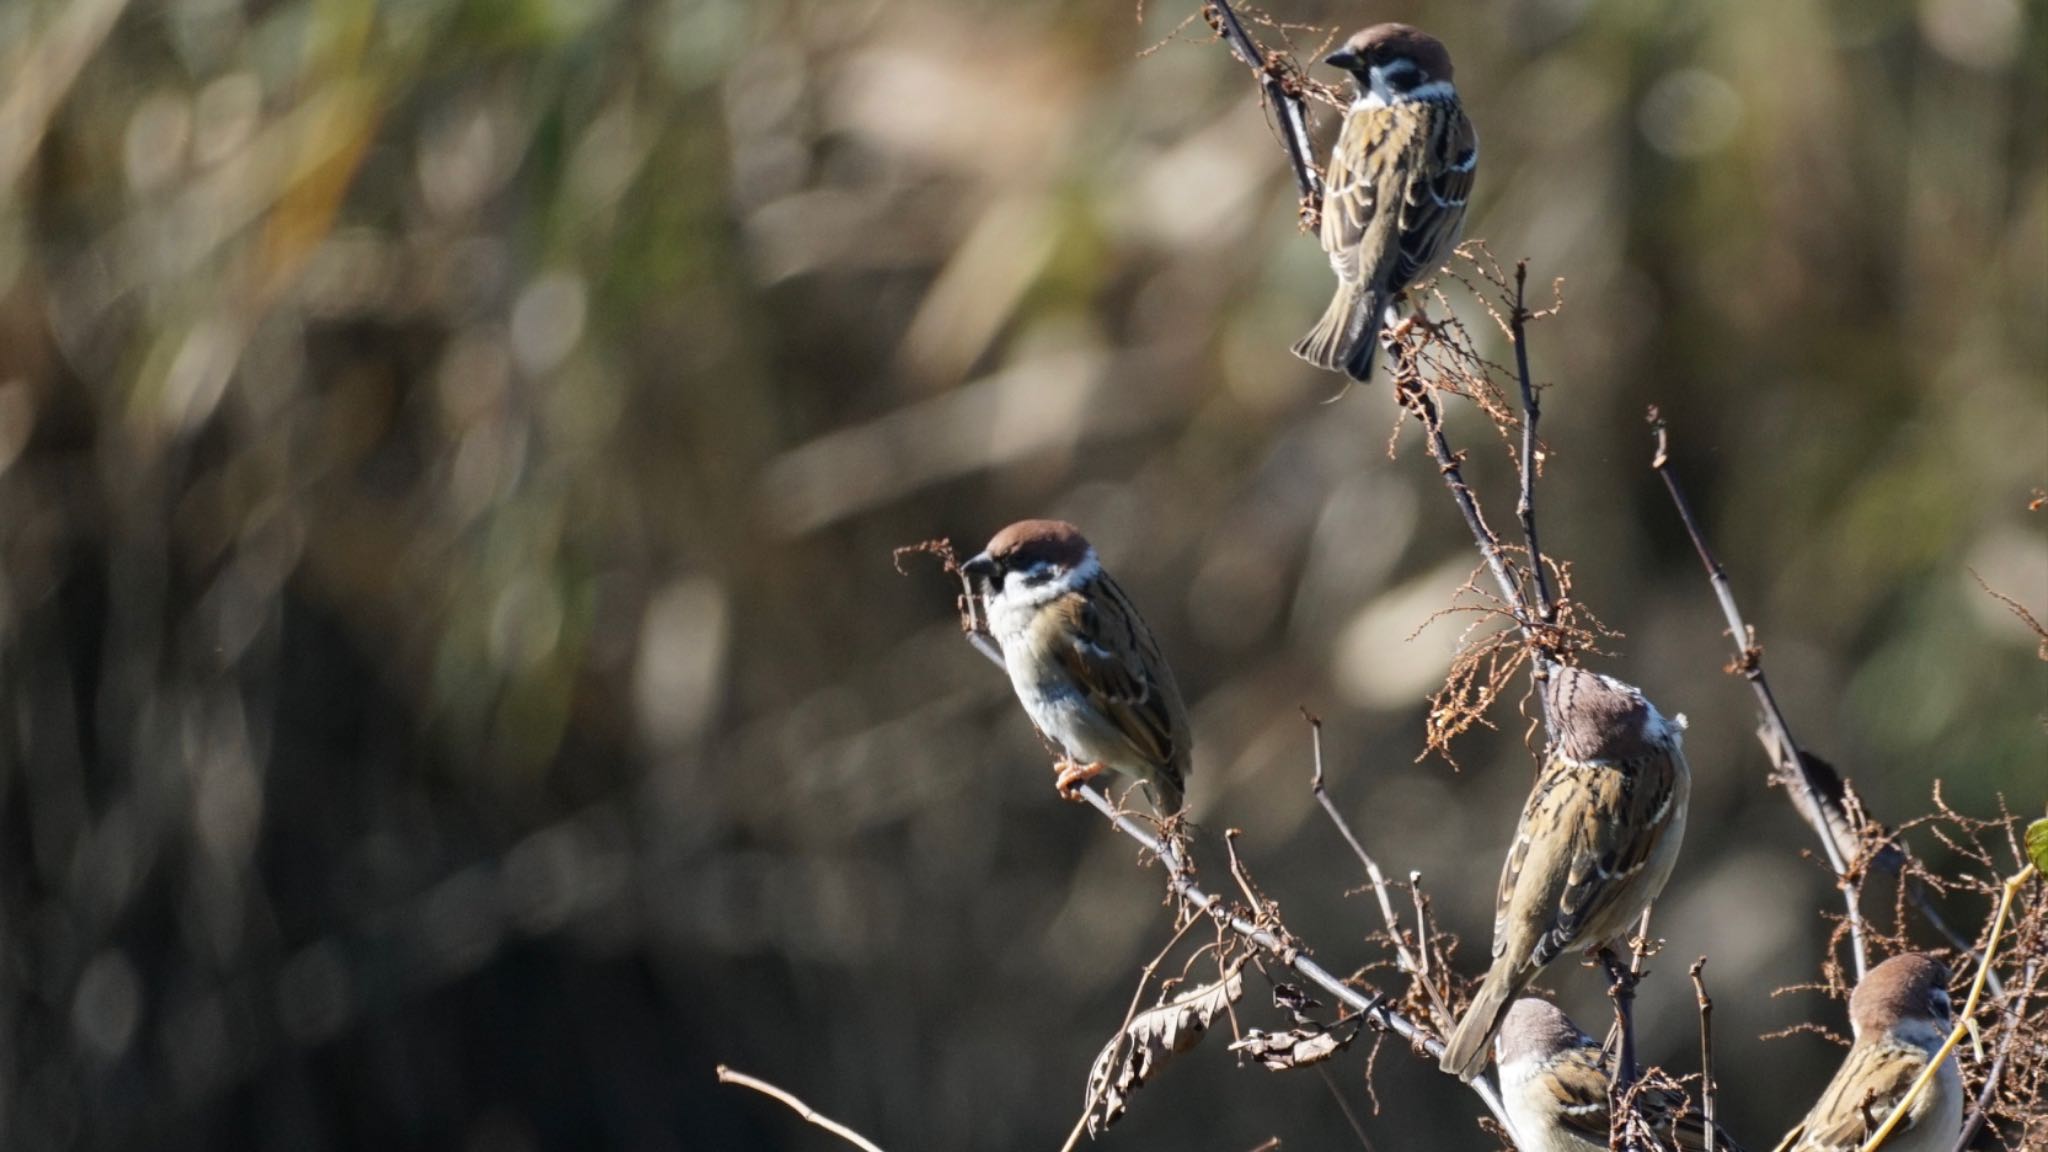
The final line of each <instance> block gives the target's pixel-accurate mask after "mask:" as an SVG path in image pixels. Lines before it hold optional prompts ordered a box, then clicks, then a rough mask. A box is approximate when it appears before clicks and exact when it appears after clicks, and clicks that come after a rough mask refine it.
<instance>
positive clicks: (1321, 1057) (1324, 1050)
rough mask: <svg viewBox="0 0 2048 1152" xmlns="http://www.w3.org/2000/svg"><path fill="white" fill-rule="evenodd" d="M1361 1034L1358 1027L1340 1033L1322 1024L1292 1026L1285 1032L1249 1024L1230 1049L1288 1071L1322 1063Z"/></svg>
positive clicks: (1274, 1069)
mask: <svg viewBox="0 0 2048 1152" xmlns="http://www.w3.org/2000/svg"><path fill="white" fill-rule="evenodd" d="M1357 1036H1358V1029H1356V1028H1350V1029H1346V1030H1345V1031H1344V1032H1343V1033H1342V1034H1341V1035H1340V1034H1338V1033H1336V1032H1330V1031H1325V1030H1324V1029H1323V1028H1322V1027H1321V1026H1319V1025H1306V1026H1303V1027H1300V1028H1289V1029H1288V1030H1287V1031H1285V1032H1262V1031H1260V1030H1259V1029H1257V1028H1247V1029H1245V1033H1244V1039H1242V1040H1239V1041H1238V1042H1236V1043H1235V1044H1232V1045H1231V1046H1230V1050H1231V1051H1232V1052H1241V1053H1244V1054H1245V1055H1248V1056H1250V1057H1251V1058H1252V1059H1254V1060H1257V1061H1258V1062H1259V1063H1261V1064H1263V1065H1265V1066H1266V1067H1267V1068H1269V1069H1271V1070H1273V1071H1275V1072H1285V1071H1287V1070H1288V1069H1289V1068H1305V1067H1307V1066H1308V1065H1310V1064H1320V1063H1322V1062H1323V1061H1325V1060H1328V1059H1329V1058H1330V1057H1332V1056H1335V1055H1336V1054H1337V1053H1339V1052H1342V1051H1343V1050H1344V1049H1346V1048H1349V1047H1350V1046H1351V1041H1352V1040H1354V1039H1356V1038H1357Z"/></svg>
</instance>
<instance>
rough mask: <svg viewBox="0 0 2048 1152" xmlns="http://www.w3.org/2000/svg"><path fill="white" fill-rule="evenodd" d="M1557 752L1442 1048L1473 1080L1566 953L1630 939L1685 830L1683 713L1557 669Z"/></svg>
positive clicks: (1449, 1064)
mask: <svg viewBox="0 0 2048 1152" xmlns="http://www.w3.org/2000/svg"><path fill="white" fill-rule="evenodd" d="M1543 704H1544V712H1545V713H1546V722H1547V723H1548V725H1549V727H1550V736H1551V739H1550V747H1549V749H1548V750H1547V752H1546V753H1545V755H1544V759H1543V765H1542V767H1541V768H1540V769H1538V771H1537V774H1536V786H1535V789H1534V790H1533V791H1531V792H1530V793H1529V799H1528V802H1527V803H1526V804H1524V805H1523V806H1522V818H1521V821H1520V823H1519V824H1517V825H1516V827H1515V839H1514V844H1513V846H1512V847H1510V848H1509V849H1508V858H1507V863H1506V864H1505V865H1504V866H1503V867H1502V869H1501V875H1500V889H1499V893H1498V895H1497V896H1496V897H1495V900H1494V920H1493V964H1492V967H1490V968H1489V969H1488V970H1487V973H1486V978H1485V980H1483V981H1482V982H1481V983H1480V985H1479V992H1478V994H1477V995H1475V996H1474V997H1473V999H1472V1004H1471V1006H1470V1007H1468V1008H1467V1009H1466V1010H1465V1015H1464V1018H1463V1019H1461V1020H1460V1021H1459V1022H1458V1027H1457V1030H1456V1031H1455V1032H1453V1033H1452V1035H1451V1039H1450V1043H1449V1044H1447V1045H1446V1046H1445V1048H1444V1055H1443V1061H1442V1064H1443V1069H1444V1071H1446V1072H1452V1073H1455V1074H1456V1075H1457V1076H1458V1077H1459V1078H1460V1079H1463V1080H1470V1079H1472V1078H1473V1077H1474V1076H1477V1075H1478V1074H1479V1070H1480V1069H1481V1068H1482V1067H1484V1066H1485V1064H1486V1057H1487V1048H1488V1046H1489V1043H1490V1041H1492V1039H1493V1035H1494V1032H1495V1031H1496V1030H1497V1029H1498V1028H1499V1027H1500V1022H1501V1016H1502V1015H1503V1014H1504V1013H1506V1012H1507V1010H1508V1004H1509V1002H1510V1001H1512V1000H1513V999H1514V998H1515V997H1516V996H1517V995H1519V994H1520V993H1521V991H1522V989H1524V988H1526V987H1528V985H1529V982H1530V981H1532V980H1534V979H1535V978H1536V975H1537V973H1539V972H1541V971H1543V969H1544V967H1545V966H1546V965H1548V964H1549V963H1550V962H1551V961H1552V960H1555V959H1557V958H1558V957H1559V956H1562V955H1564V954H1565V953H1567V952H1581V951H1583V952H1587V953H1597V952H1599V951H1601V950H1602V949H1604V948H1606V947H1607V946H1608V945H1609V944H1610V943H1612V942H1613V941H1615V940H1618V939H1621V938H1622V937H1624V936H1626V935H1627V934H1628V932H1629V930H1630V929H1631V928H1633V927H1634V926H1635V923H1636V921H1637V919H1638V918H1640V917H1641V916H1642V914H1643V910H1644V909H1645V908H1647V907H1649V906H1650V902H1651V901H1652V900H1655V899H1656V898H1657V895H1658V893H1660V892H1662V891H1663V890H1664V882H1665V881H1666V880H1668V879H1670V877H1671V865H1672V864H1673V863H1675V862H1676V861H1677V859H1678V844H1679V841H1680V840H1681V839H1682V838H1683V837H1684V834H1685V806H1686V800H1687V798H1688V796H1689V795H1690V794H1691V792H1692V772H1691V770H1690V769H1689V768H1688V767H1687V766H1686V763H1685V754H1684V753H1683V752H1681V751H1680V750H1679V743H1680V738H1681V735H1682V734H1683V732H1684V727H1685V724H1684V718H1683V717H1680V718H1679V719H1678V721H1677V722H1675V723H1674V722H1673V721H1670V720H1667V719H1665V718H1664V716H1663V714H1662V713H1660V712H1658V711H1657V708H1656V706H1655V705H1653V704H1651V703H1650V702H1649V701H1648V700H1646V699H1644V697H1643V694H1642V693H1641V692H1640V691H1638V690H1637V689H1635V688H1633V687H1631V686H1630V685H1627V684H1624V683H1622V682H1621V681H1619V680H1616V679H1613V678H1612V677H1608V676H1602V675H1600V674H1598V673H1596V672H1588V671H1585V670H1584V669H1579V668H1565V667H1553V668H1552V669H1551V670H1550V674H1549V680H1548V682H1547V683H1546V684H1545V685H1544V688H1543Z"/></svg>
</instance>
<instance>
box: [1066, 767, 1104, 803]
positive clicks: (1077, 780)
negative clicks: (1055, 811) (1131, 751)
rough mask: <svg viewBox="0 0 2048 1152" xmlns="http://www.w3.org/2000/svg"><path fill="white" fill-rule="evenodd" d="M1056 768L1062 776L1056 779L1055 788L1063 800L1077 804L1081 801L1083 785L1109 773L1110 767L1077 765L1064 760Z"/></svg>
mask: <svg viewBox="0 0 2048 1152" xmlns="http://www.w3.org/2000/svg"><path fill="white" fill-rule="evenodd" d="M1056 767H1057V768H1058V769H1059V770H1060V774H1059V776H1058V777H1057V778H1055V779H1054V781H1053V786H1054V787H1056V788H1058V789H1059V791H1060V796H1061V798H1062V799H1066V800H1072V801H1074V802H1076V803H1079V802H1080V800H1081V785H1083V784H1086V783H1087V782H1088V781H1090V780H1093V779H1095V778H1096V777H1097V776H1100V775H1102V774H1103V773H1104V772H1107V771H1109V768H1108V766H1107V765H1105V764H1102V763H1100V762H1098V763H1094V764H1076V763H1074V762H1073V761H1072V760H1062V761H1060V762H1059V763H1058V764H1057V765H1056Z"/></svg>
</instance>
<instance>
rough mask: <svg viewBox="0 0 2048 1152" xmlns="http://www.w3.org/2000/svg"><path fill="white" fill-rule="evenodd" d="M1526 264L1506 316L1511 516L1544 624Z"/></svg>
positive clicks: (1552, 611) (1547, 610) (1539, 410)
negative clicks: (1513, 437) (1511, 355)
mask: <svg viewBox="0 0 2048 1152" xmlns="http://www.w3.org/2000/svg"><path fill="white" fill-rule="evenodd" d="M1528 286H1529V262H1528V261H1527V260H1518V261H1516V262H1515V294H1514V297H1513V299H1512V304H1513V308H1512V311H1510V313H1509V316H1508V328H1509V333H1508V334H1509V336H1510V338H1512V339H1513V340H1514V342H1515V375H1516V377H1517V378H1518V379H1519V381H1520V382H1521V385H1522V460H1521V464H1522V477H1521V479H1522V490H1521V494H1520V496H1519V497H1518V498H1517V500H1516V501H1515V515H1516V516H1517V517H1519V518H1520V519H1521V521H1522V540H1523V542H1524V543H1525V544H1527V545H1528V548H1529V571H1530V573H1531V575H1533V576H1534V577H1535V579H1536V618H1537V619H1538V620H1541V621H1542V622H1543V623H1545V624H1549V623H1551V622H1552V621H1553V620H1555V619H1556V617H1557V608H1556V606H1555V605H1554V604H1552V602H1551V599H1550V578H1549V577H1548V576H1547V575H1546V574H1545V573H1544V571H1543V547H1542V545H1540V544H1538V543H1537V540H1536V460H1537V456H1538V454H1539V453H1540V452H1541V451H1542V441H1540V440H1538V439H1537V438H1536V425H1537V423H1538V422H1540V421H1541V420H1542V419H1543V405H1542V403H1541V402H1539V401H1538V400H1537V398H1536V384H1535V381H1534V380H1532V379H1531V378H1530V376H1529V338H1528V324H1529V307H1528V294H1527V290H1528Z"/></svg>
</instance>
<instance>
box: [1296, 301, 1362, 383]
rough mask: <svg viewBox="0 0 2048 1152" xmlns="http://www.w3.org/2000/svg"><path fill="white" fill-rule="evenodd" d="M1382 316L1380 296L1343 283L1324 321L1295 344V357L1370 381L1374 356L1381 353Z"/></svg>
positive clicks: (1354, 378)
mask: <svg viewBox="0 0 2048 1152" xmlns="http://www.w3.org/2000/svg"><path fill="white" fill-rule="evenodd" d="M1380 312H1381V307H1380V300H1379V294H1378V293H1377V292H1373V291H1371V290H1370V289H1368V288H1367V287H1366V286H1365V285H1364V284H1348V283H1342V282H1339V284H1338V285H1337V293H1336V295H1334V296H1332V297H1331V298H1330V306H1329V307H1328V308H1327V309H1325V310H1324V311H1323V318H1322V319H1321V320H1319V321H1317V322H1316V326H1315V327H1314V328H1312V329H1310V330H1309V334H1308V335H1306V336H1303V337H1302V338H1301V339H1299V340H1297V341H1295V342H1294V354H1295V355H1296V356H1299V357H1301V358H1302V359H1303V360H1306V361H1308V362H1309V363H1311V364H1313V365H1315V366H1316V367H1318V368H1322V369H1326V370H1328V371H1331V372H1343V373H1346V374H1348V375H1349V376H1350V377H1351V378H1352V379H1353V380H1370V379H1372V361H1373V356H1374V354H1375V353H1376V352H1378V351H1379V343H1380Z"/></svg>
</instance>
